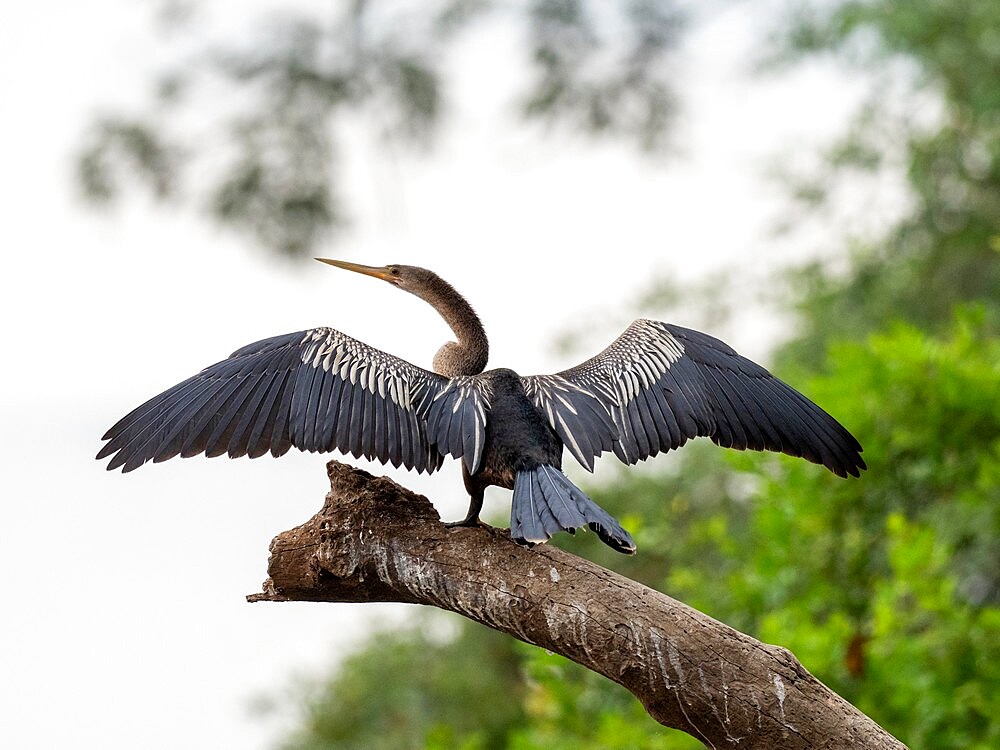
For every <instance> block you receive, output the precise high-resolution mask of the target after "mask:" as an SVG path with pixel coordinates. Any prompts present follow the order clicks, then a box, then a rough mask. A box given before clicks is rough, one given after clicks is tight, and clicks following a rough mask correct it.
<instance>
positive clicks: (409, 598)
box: [248, 461, 904, 750]
mask: <svg viewBox="0 0 1000 750" xmlns="http://www.w3.org/2000/svg"><path fill="white" fill-rule="evenodd" d="M327 473H328V474H329V477H330V486H331V489H330V492H329V494H328V495H327V496H326V502H325V504H324V506H323V509H322V510H321V511H320V512H319V513H317V514H316V515H315V516H313V517H312V518H311V519H310V520H309V521H307V522H306V523H304V524H303V525H301V526H299V527H298V528H295V529H292V530H290V531H286V532H284V533H282V534H279V535H278V536H277V537H276V538H275V539H274V541H272V543H271V558H270V561H269V563H268V574H269V575H270V578H269V579H268V580H267V581H265V582H264V590H263V593H260V594H255V595H253V596H250V597H248V599H249V600H250V601H327V602H388V601H391V602H407V603H414V604H430V605H433V606H435V607H440V608H441V609H447V610H451V611H452V612H458V613H459V614H462V615H465V616H466V617H468V618H469V619H472V620H475V621H476V622H479V623H482V624H484V625H488V626H489V627H491V628H495V629H496V630H500V631H503V632H504V633H508V634H510V635H512V636H514V637H515V638H519V639H520V640H522V641H525V642H527V643H532V644H534V645H536V646H541V647H542V648H546V649H548V650H550V651H553V652H556V653H559V654H562V655H564V656H566V657H567V658H569V659H572V660H573V661H575V662H577V663H578V664H582V665H583V666H585V667H587V668H589V669H592V670H594V671H595V672H598V673H600V674H602V675H604V676H605V677H607V678H608V679H611V680H614V681H615V682H617V683H619V684H621V685H623V686H624V687H625V688H627V689H628V690H630V691H631V692H632V693H633V694H634V695H635V696H636V697H637V698H638V699H639V700H640V701H641V702H642V704H643V706H645V708H646V710H647V711H648V712H649V714H650V716H652V717H653V718H654V719H655V720H656V721H658V722H660V723H661V724H663V725H665V726H668V727H674V728H676V729H680V730H682V731H684V732H687V733H688V734H691V735H692V736H694V737H696V738H697V739H699V740H701V741H702V742H704V743H705V744H706V745H707V746H709V747H712V748H723V747H735V746H739V748H740V749H741V750H746V749H747V748H751V749H753V748H768V749H770V748H782V749H784V748H831V749H832V748H844V747H851V748H903V747H904V746H903V745H902V743H900V742H899V741H897V740H896V739H894V738H893V737H892V736H891V735H889V734H888V733H887V732H885V731H884V730H883V729H882V728H881V727H879V726H878V725H877V724H875V722H873V721H872V720H871V719H869V718H868V717H867V716H865V715H864V714H862V713H861V712H860V711H858V710H857V709H856V708H854V707H853V706H852V705H850V704H849V703H847V702H846V701H845V700H844V699H843V698H841V697H840V696H838V695H837V694H835V693H834V692H832V691H831V690H830V689H829V688H827V687H826V686H825V685H823V684H822V683H821V682H820V681H819V680H817V679H816V678H815V677H813V676H812V675H811V674H809V672H807V671H806V670H805V668H803V667H802V665H801V664H799V662H798V660H797V659H796V658H795V657H794V656H793V655H792V654H791V653H790V652H789V651H788V650H787V649H784V648H780V647H777V646H769V645H766V644H764V643H761V642H760V641H757V640H755V639H753V638H751V637H750V636H748V635H744V634H743V633H740V632H739V631H736V630H733V629H732V628H730V627H728V626H727V625H724V624H723V623H721V622H718V621H716V620H713V619H712V618H711V617H708V616H707V615H703V614H702V613H700V612H698V611H696V610H694V609H691V608H690V607H688V606H686V605H685V604H682V603H681V602H678V601H676V600H674V599H671V598H670V597H668V596H665V595H664V594H661V593H659V592H657V591H654V590H653V589H650V588H648V587H646V586H643V585H642V584H639V583H636V582H635V581H632V580H629V579H627V578H624V577H622V576H620V575H617V574H616V573H613V572H611V571H609V570H606V569H604V568H601V567H599V566H597V565H594V564H593V563H590V562H588V561H586V560H584V559H582V558H579V557H576V556H574V555H571V554H569V553H567V552H564V551H562V550H560V549H557V548H555V547H550V546H540V547H535V548H534V549H525V548H523V547H520V546H518V545H517V544H515V543H513V542H512V541H511V540H510V537H509V536H508V534H507V532H506V530H499V529H493V528H489V527H479V528H448V527H445V526H444V525H443V524H442V523H441V521H440V519H439V517H438V514H437V512H436V511H435V510H434V508H433V506H432V505H431V503H430V502H429V501H428V500H427V498H425V497H423V496H420V495H415V494H413V493H412V492H410V491H408V490H406V489H404V488H402V487H400V486H399V485H397V484H395V483H394V482H392V481H391V480H389V479H388V478H385V477H381V478H375V477H372V475H370V474H368V473H366V472H364V471H361V470H359V469H354V468H352V467H349V466H346V465H344V464H340V463H337V462H336V461H331V462H330V463H329V464H328V465H327Z"/></svg>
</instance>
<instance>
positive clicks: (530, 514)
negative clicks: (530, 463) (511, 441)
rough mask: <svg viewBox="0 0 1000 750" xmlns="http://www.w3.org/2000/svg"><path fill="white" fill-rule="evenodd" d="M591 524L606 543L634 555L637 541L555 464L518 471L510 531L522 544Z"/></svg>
mask: <svg viewBox="0 0 1000 750" xmlns="http://www.w3.org/2000/svg"><path fill="white" fill-rule="evenodd" d="M584 526H589V527H590V528H591V529H593V530H594V532H596V533H597V535H598V536H599V537H600V538H601V541H603V542H604V543H605V544H607V545H608V546H609V547H612V548H613V549H615V550H617V551H618V552H624V553H625V554H629V555H631V554H632V553H634V552H635V542H634V541H632V537H631V536H630V535H629V533H628V532H627V531H625V529H623V528H622V527H621V524H619V523H618V521H616V520H615V519H614V518H613V517H612V516H611V514H610V513H608V512H607V511H606V510H604V509H603V508H602V507H600V506H599V505H598V504H597V503H595V502H594V501H593V500H591V499H590V498H589V497H587V496H586V495H585V494H583V491H582V490H581V489H580V488H579V487H577V486H576V485H574V484H573V483H572V482H571V481H569V479H567V478H566V475H565V474H563V473H562V472H561V471H560V470H559V469H556V468H555V467H552V466H538V467H536V468H534V469H531V470H528V471H519V472H518V473H517V476H516V477H515V478H514V499H513V503H512V505H511V510H510V535H511V538H513V539H514V541H516V542H518V543H521V544H542V543H543V542H546V541H548V540H549V539H550V538H551V537H552V535H553V534H555V533H556V532H557V531H568V532H570V533H571V534H572V533H574V531H575V530H576V529H579V528H582V527H584Z"/></svg>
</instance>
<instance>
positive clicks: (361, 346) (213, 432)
mask: <svg viewBox="0 0 1000 750" xmlns="http://www.w3.org/2000/svg"><path fill="white" fill-rule="evenodd" d="M447 384H448V379H447V378H445V377H443V376H441V375H437V374H435V373H433V372H429V371H427V370H423V369H421V368H419V367H417V366H415V365H412V364H410V363H409V362H407V361H405V360H403V359H400V358H398V357H394V356H392V355H391V354H387V353H386V352H383V351H381V350H379V349H376V348H374V347H371V346H368V345H367V344H365V343H364V342H361V341H358V340H357V339H354V338H351V337H350V336H347V335H346V334H344V333H341V332H340V331H337V330H334V329H333V328H325V327H324V328H312V329H310V330H308V331H299V332H297V333H290V334H285V335H283V336H275V337H274V338H270V339H265V340H263V341H258V342H256V343H253V344H250V345H249V346H245V347H243V348H242V349H238V350H237V351H235V352H233V353H232V354H231V355H230V356H229V358H228V359H224V360H222V361H221V362H218V363H216V364H214V365H211V366H209V367H206V368H205V369H204V370H202V371H201V372H199V373H198V374H197V375H194V376H193V377H191V378H188V379H187V380H185V381H183V382H181V383H178V384H177V385H175V386H174V387H173V388H169V389H168V390H166V391H164V392H163V393H161V394H159V395H158V396H154V397H153V398H152V399H150V400H149V401H147V402H146V403H145V404H143V405H142V406H140V407H138V408H137V409H135V410H133V411H132V412H131V413H129V414H128V415H126V416H125V417H124V418H122V419H121V420H120V421H119V422H118V423H117V424H115V425H114V426H113V427H112V428H111V429H110V430H108V432H107V433H106V434H105V435H104V440H107V441H108V442H107V444H106V445H105V446H104V447H103V448H102V449H101V452H100V453H99V454H98V455H97V458H98V459H101V458H106V457H108V456H112V455H113V454H114V455H113V458H112V459H111V461H110V463H109V464H108V469H116V468H118V467H123V471H132V470H133V469H135V468H138V467H139V466H141V465H142V464H144V463H146V462H147V461H150V460H152V461H164V460H166V459H168V458H171V457H173V456H176V455H181V456H185V457H186V456H194V455H197V454H199V453H205V454H206V455H208V456H219V455H222V454H223V453H228V454H229V455H230V456H231V457H237V456H244V455H249V456H250V457H251V458H256V457H257V456H261V455H263V454H264V453H267V452H268V451H270V452H271V454H272V455H274V456H280V455H282V454H284V453H285V452H287V451H288V449H289V448H290V447H291V446H293V445H294V446H295V447H297V448H300V449H301V450H305V451H330V450H333V449H338V450H340V451H341V452H343V453H352V454H353V455H355V456H365V457H366V458H368V459H376V460H379V461H381V462H382V463H389V462H391V463H392V464H393V465H394V466H399V465H400V464H403V465H404V466H406V467H407V468H409V469H416V470H418V471H427V472H431V471H434V470H435V469H437V468H439V467H440V466H441V462H442V453H441V451H439V450H438V448H437V447H436V446H435V445H434V440H433V439H432V438H430V437H429V436H428V432H427V424H426V420H427V415H428V413H429V410H430V406H431V404H432V403H433V401H434V397H435V396H436V395H438V394H439V393H440V392H441V391H442V390H444V389H445V388H446V387H447Z"/></svg>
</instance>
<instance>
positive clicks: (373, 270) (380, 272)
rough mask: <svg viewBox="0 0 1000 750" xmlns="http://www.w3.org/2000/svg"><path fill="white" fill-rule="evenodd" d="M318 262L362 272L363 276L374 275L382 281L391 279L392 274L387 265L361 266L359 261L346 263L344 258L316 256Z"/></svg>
mask: <svg viewBox="0 0 1000 750" xmlns="http://www.w3.org/2000/svg"><path fill="white" fill-rule="evenodd" d="M316 260H318V261H319V262H320V263H326V264H328V265H331V266H336V267H337V268H343V269H344V270H346V271H354V272H355V273H363V274H365V276H374V277H375V278H376V279H382V281H392V280H393V275H392V272H391V271H390V270H389V267H388V266H381V267H378V266H363V265H361V264H360V263H348V262H347V261H346V260H333V259H332V258H316Z"/></svg>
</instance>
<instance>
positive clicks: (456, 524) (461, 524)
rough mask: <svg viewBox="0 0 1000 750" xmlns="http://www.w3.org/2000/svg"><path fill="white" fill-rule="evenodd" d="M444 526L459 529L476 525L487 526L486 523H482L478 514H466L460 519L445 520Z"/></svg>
mask: <svg viewBox="0 0 1000 750" xmlns="http://www.w3.org/2000/svg"><path fill="white" fill-rule="evenodd" d="M445 526H447V527H448V528H449V529H460V528H466V527H468V528H476V527H477V526H489V524H488V523H484V522H483V521H480V520H479V515H478V514H476V515H474V516H466V517H465V518H463V519H462V520H461V521H447V522H445Z"/></svg>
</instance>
